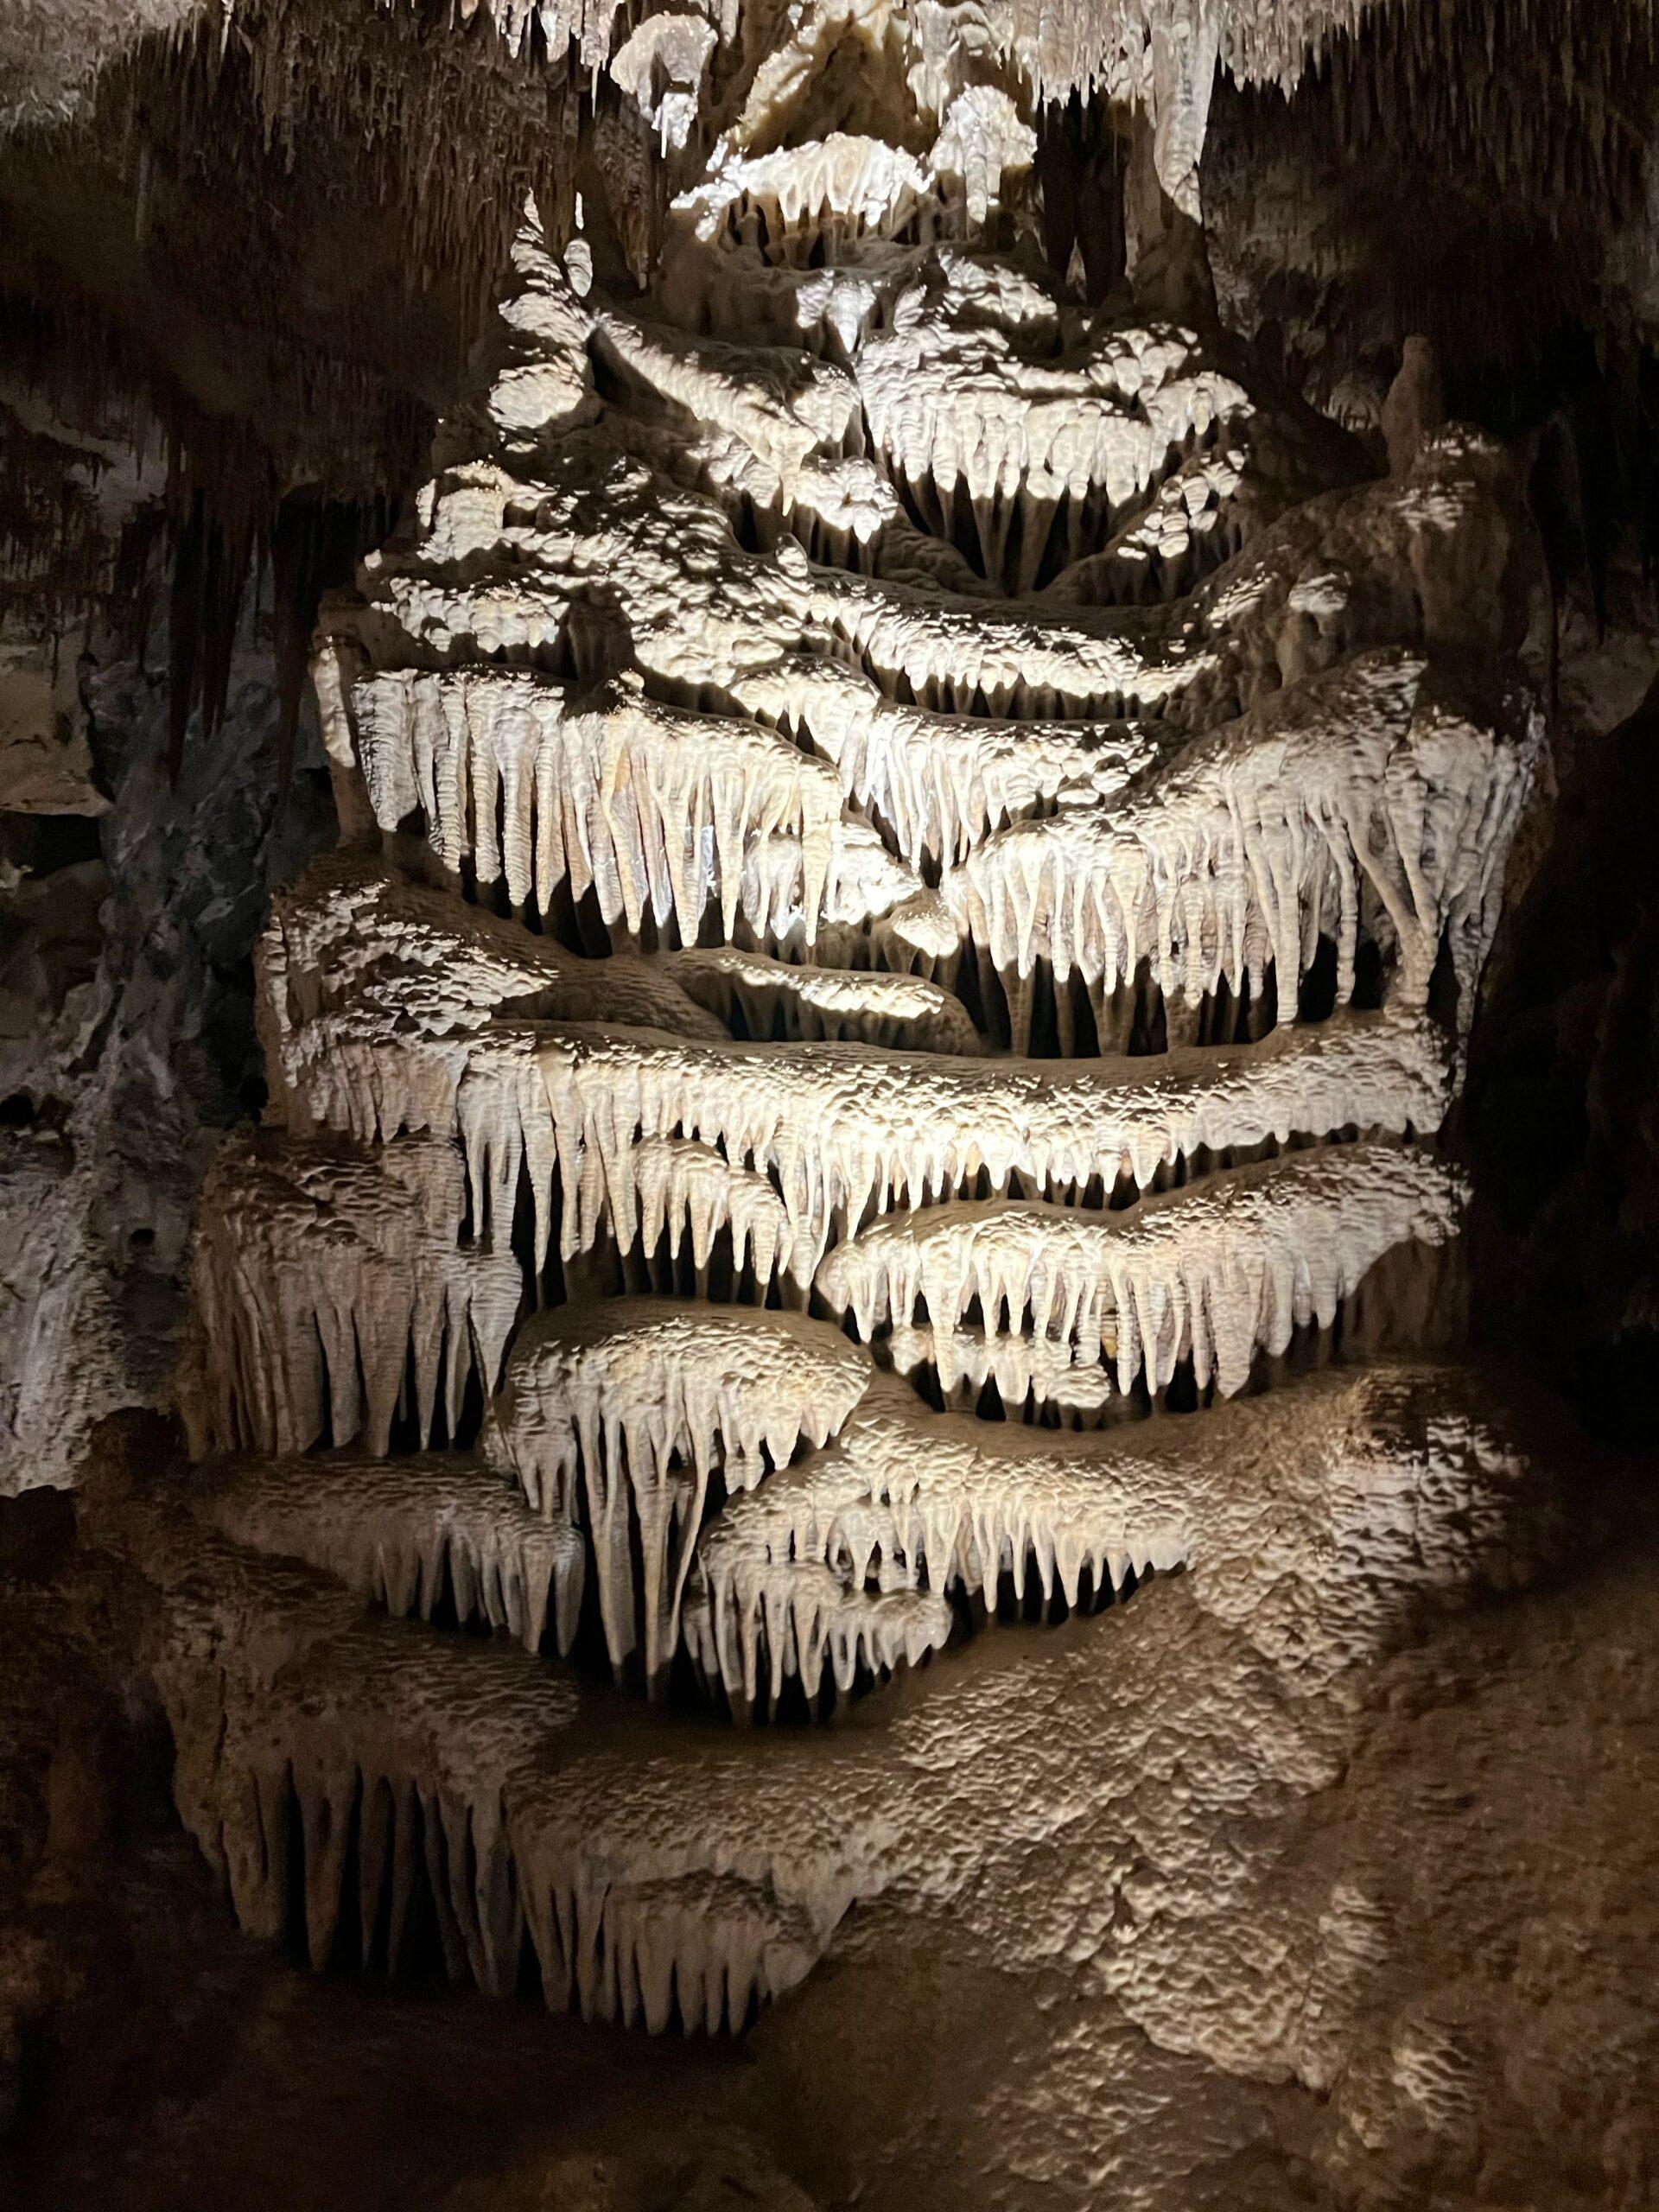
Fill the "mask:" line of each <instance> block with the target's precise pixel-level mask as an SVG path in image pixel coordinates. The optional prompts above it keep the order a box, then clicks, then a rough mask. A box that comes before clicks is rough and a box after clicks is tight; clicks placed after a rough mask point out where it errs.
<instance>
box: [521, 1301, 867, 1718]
mask: <svg viewBox="0 0 1659 2212" xmlns="http://www.w3.org/2000/svg"><path fill="white" fill-rule="evenodd" d="M869 1376H870V1362H869V1357H868V1354H867V1353H865V1352H863V1351H861V1350H860V1349H859V1347H858V1346H857V1345H855V1344H851V1343H849V1340H848V1339H847V1338H845V1337H844V1336H842V1333H841V1332H840V1331H839V1330H838V1329H836V1328H834V1327H833V1326H831V1325H829V1324H828V1323H825V1322H822V1321H810V1320H808V1319H805V1318H804V1316H802V1315H799V1314H795V1313H763V1312H756V1311H754V1310H753V1309H751V1308H746V1307H741V1306H704V1305H682V1304H677V1303H668V1302H664V1301H658V1300H651V1299H644V1298H632V1299H624V1300H617V1301H614V1302H606V1301H601V1302H599V1303H595V1304H585V1303H584V1304H583V1305H582V1306H566V1307H563V1308H562V1309H560V1310H559V1311H557V1312H556V1313H548V1314H543V1315H542V1316H540V1317H538V1319H537V1320H536V1321H535V1322H533V1323H532V1324H531V1325H528V1326H527V1327H526V1328H525V1329H524V1331H522V1332H521V1333H520V1335H519V1338H518V1342H517V1344H515V1345H514V1347H513V1351H512V1357H511V1359H510V1361H509V1363H508V1367H507V1374H506V1378H505V1383H504V1385H503V1388H502V1390H501V1392H500V1394H499V1396H498V1398H497V1399H496V1401H495V1402H494V1404H493V1408H491V1413H490V1418H489V1422H488V1425H487V1427H486V1433H485V1451H486V1456H487V1457H489V1458H490V1459H492V1460H493V1461H494V1462H495V1463H496V1464H497V1465H500V1466H501V1467H503V1468H504V1469H505V1470H508V1471H511V1472H512V1473H513V1474H514V1475H515V1476H516V1477H517V1478H518V1481H519V1482H520V1483H521V1484H523V1486H524V1494H525V1497H527V1499H528V1500H529V1502H530V1504H531V1507H532V1508H533V1509H535V1510H537V1511H538V1512H541V1513H543V1514H546V1515H548V1516H550V1517H551V1518H552V1519H553V1520H555V1521H556V1522H564V1521H569V1520H572V1519H580V1520H581V1522H582V1525H583V1526H584V1527H585V1529H586V1530H587V1533H588V1539H589V1541H590V1542H591V1543H592V1545H593V1548H594V1556H595V1560H596V1562H597V1570H598V1581H599V1601H600V1611H601V1617H602V1619H603V1623H604V1629H605V1637H606V1643H607V1648H608V1649H609V1652H610V1656H611V1663H612V1665H613V1668H615V1669H616V1670H617V1672H618V1673H619V1675H620V1673H621V1672H622V1670H623V1669H624V1668H625V1667H626V1664H627V1662H628V1661H629V1660H630V1659H631V1658H632V1657H633V1656H634V1655H635V1653H636V1652H637V1653H638V1654H639V1657H640V1658H641V1660H642V1661H643V1663H644V1667H645V1675H646V1677H647V1679H648V1680H649V1681H658V1680H660V1679H661V1678H662V1676H663V1675H664V1672H665V1670H666V1669H667V1667H668V1665H669V1663H670V1662H671V1659H672V1657H673V1655H674V1652H675V1649H676V1648H677V1644H678V1642H679V1624H680V1605H681V1600H682V1598H683V1593H684V1588H685V1580H686V1576H687V1573H688V1572H689V1570H690V1564H691V1559H692V1555H693V1550H694V1548H695V1545H696V1540H697V1535H698V1532H699V1530H700V1529H701V1528H702V1519H703V1509H704V1506H705V1503H706V1502H707V1498H708V1494H709V1481H710V1478H711V1476H712V1475H713V1474H714V1473H715V1471H718V1472H719V1473H720V1474H721V1477H722V1478H723V1481H724V1484H725V1487H726V1489H727V1491H728V1493H732V1492H736V1491H744V1490H752V1489H753V1488H755V1487H756V1486H757V1485H758V1484H760V1483H762V1482H764V1481H765V1480H766V1476H767V1474H768V1471H770V1470H772V1469H776V1468H779V1467H782V1466H786V1465H788V1464H789V1462H790V1460H791V1458H792V1457H793V1456H794V1453H795V1452H796V1450H797V1449H798V1446H800V1445H801V1444H802V1443H803V1442H805V1443H808V1444H810V1445H813V1446H821V1445H823V1444H824V1443H825V1442H827V1440H829V1437H830V1436H831V1435H833V1434H834V1433H835V1431H836V1429H837V1428H839V1427H840V1426H841V1424H842V1421H844V1420H845V1419H846V1417H847V1415H848V1414H849V1412H850V1411H851V1409H852V1408H853V1407H854V1406H855V1404H856V1403H857V1402H858V1399H859V1398H860V1396H861V1395H862V1393H863V1391H864V1389H865V1388H866V1387H867V1385H868V1381H869ZM637 1595H639V1597H641V1598H642V1599H643V1606H642V1609H637V1607H636V1596H637Z"/></svg>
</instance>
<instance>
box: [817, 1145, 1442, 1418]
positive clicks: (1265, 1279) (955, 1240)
mask: <svg viewBox="0 0 1659 2212" xmlns="http://www.w3.org/2000/svg"><path fill="white" fill-rule="evenodd" d="M1460 1195H1461V1194H1460V1187H1459V1179H1458V1177H1457V1175H1456V1174H1455V1173H1454V1172H1453V1171H1452V1169H1451V1168H1449V1167H1447V1166H1446V1165H1445V1164H1444V1163H1443V1162H1442V1161H1440V1160H1438V1159H1436V1158H1435V1156H1434V1154H1433V1153H1431V1152H1429V1151H1427V1149H1425V1148H1423V1147H1417V1146H1408V1147H1395V1146H1383V1145H1370V1144H1359V1145H1334V1146H1332V1147H1329V1148H1328V1149H1326V1150H1324V1151H1319V1152H1313V1153H1293V1154H1291V1155H1290V1157H1289V1158H1288V1159H1287V1160H1269V1161H1264V1162H1263V1163H1262V1164H1261V1165H1259V1166H1255V1167H1242V1168H1236V1169H1234V1170H1233V1171H1232V1172H1231V1173H1227V1174H1222V1175H1214V1176H1207V1177H1205V1178H1204V1179H1202V1180H1201V1181H1199V1182H1198V1183H1194V1184H1191V1185H1188V1186H1187V1187H1186V1188H1185V1189H1184V1190H1179V1191H1170V1192H1165V1193H1163V1194H1162V1195H1161V1196H1154V1197H1149V1198H1142V1199H1141V1201H1140V1203H1139V1204H1138V1205H1135V1206H1133V1207H1130V1208H1128V1210H1119V1211H1115V1212H1111V1213H1098V1212H1095V1211H1090V1210H1088V1209H1085V1208H1083V1207H1077V1206H1058V1205H1043V1204H1040V1203H1033V1202H1030V1201H1020V1200H1009V1199H1002V1198H991V1199H983V1200H970V1201H969V1202H967V1203H965V1204H964V1203H963V1202H961V1201H958V1202H957V1203H955V1204H952V1205H938V1206H928V1207H924V1208H923V1209H922V1210H921V1211H913V1212H906V1213H895V1214H893V1215H890V1216H888V1217H886V1218H885V1219H883V1220H881V1221H879V1222H877V1223H876V1224H874V1226H873V1227H872V1228H870V1229H868V1230H862V1231H861V1233H860V1234H859V1235H858V1236H855V1237H852V1238H851V1239H849V1241H848V1242H847V1243H843V1244H840V1245H838V1246H837V1247H836V1249H835V1250H834V1251H833V1252H831V1253H830V1254H829V1256H828V1258H827V1259H825V1261H824V1262H823V1265H822V1266H821V1267H820V1268H819V1269H818V1272H817V1277H816V1281H815V1287H816V1288H817V1292H818V1294H819V1296H820V1297H821V1298H823V1300H824V1302H825V1304H826V1305H828V1306H829V1308H830V1310H831V1312H833V1313H839V1314H845V1315H846V1316H847V1317H848V1318H849V1319H850V1321H851V1322H852V1325H853V1327H854V1330H855V1332H856V1334H857V1335H858V1337H859V1338H861V1340H862V1341H864V1342H866V1343H868V1341H869V1339H870V1338H871V1337H872V1336H873V1335H874V1332H875V1331H876V1329H877V1327H878V1326H879V1325H881V1324H883V1323H886V1322H887V1321H898V1322H904V1321H906V1320H908V1319H910V1317H911V1316H912V1314H913V1313H915V1312H916V1310H917V1308H918V1304H919V1306H920V1307H921V1309H922V1310H924V1311H925V1313H926V1314H927V1315H928V1317H929V1320H930V1322H931V1325H932V1326H933V1329H934V1332H935V1333H934V1341H933V1354H934V1363H935V1366H936V1369H937V1371H938V1378H939V1382H940V1383H941V1385H942V1387H943V1388H944V1389H947V1390H949V1389H954V1388H955V1387H956V1384H957V1382H958V1381H959V1380H960V1379H961V1378H960V1376H958V1374H957V1369H956V1364H955V1349H956V1330H957V1323H958V1322H959V1321H960V1320H961V1319H963V1316H964V1315H965V1314H966V1313H967V1312H968V1311H969V1307H970V1306H977V1307H978V1309H979V1312H980V1313H981V1315H982V1318H983V1322H984V1325H985V1327H986V1328H987V1329H988V1330H989V1331H993V1332H997V1333H999V1334H1002V1335H1008V1336H1014V1337H1024V1336H1026V1335H1028V1334H1029V1335H1033V1336H1035V1337H1037V1338H1051V1339H1052V1340H1053V1341H1054V1342H1056V1343H1058V1344H1062V1345H1065V1346H1067V1347H1069V1348H1070V1350H1071V1355H1072V1357H1073V1359H1074V1361H1075V1362H1076V1363H1077V1364H1078V1365H1080V1366H1090V1365H1092V1364H1094V1363H1096V1362H1097V1361H1098V1360H1099V1359H1100V1358H1101V1357H1102V1356H1103V1355H1104V1356H1105V1357H1107V1358H1108V1360H1109V1363H1111V1365H1112V1366H1113V1369H1114V1370H1115V1373H1116V1380H1117V1387H1118V1389H1120V1390H1128V1389H1131V1388H1132V1387H1133V1386H1134V1384H1135V1382H1136V1381H1137V1380H1144V1382H1145V1383H1146V1384H1147V1388H1148V1389H1150V1390H1152V1391H1154V1392H1155V1391H1159V1390H1161V1389H1164V1388H1165V1387H1166V1385H1167V1383H1169V1382H1170V1380H1171V1378H1172V1377H1173V1375H1174V1373H1175V1370H1176V1369H1177V1367H1178V1366H1179V1364H1180V1363H1182V1362H1183V1361H1186V1360H1191V1362H1192V1370H1193V1375H1194V1379H1195V1381H1196V1383H1197V1384H1198V1389H1200V1390H1203V1389H1208V1387H1209V1385H1210V1383H1211V1379H1212V1378H1213V1380H1214V1382H1215V1383H1216V1386H1217V1389H1219V1390H1220V1392H1221V1394H1222V1395H1223V1396H1224V1397H1231V1396H1232V1395H1234V1394H1235V1393H1236V1392H1237V1391H1239V1390H1241V1389H1243V1387H1244V1385H1245V1383H1247V1382H1248V1381H1249V1375H1250V1370H1251V1367H1252V1365H1253V1364H1254V1363H1255V1357H1256V1355H1257V1354H1258V1352H1262V1351H1266V1352H1268V1353H1273V1354H1277V1353H1281V1352H1283V1351H1286V1350H1287V1348H1288V1346H1289V1344H1290V1340H1291V1337H1292V1334H1293V1332H1294V1331H1295V1330H1296V1329H1297V1328H1298V1327H1301V1328H1306V1327H1307V1326H1308V1325H1310V1323H1317V1324H1318V1325H1319V1327H1320V1328H1323V1329H1328V1328H1330V1327H1331V1325H1332V1323H1333V1322H1334V1321H1335V1319H1336V1318H1337V1315H1338V1312H1339V1311H1340V1308H1341V1306H1342V1303H1343V1301H1344V1299H1347V1298H1349V1297H1351V1295H1352V1294H1353V1293H1354V1292H1355V1291H1356V1290H1357V1288H1358V1287H1359V1285H1360V1282H1361V1281H1362V1280H1363V1277H1364V1275H1365V1274H1366V1273H1367V1272H1368V1270H1369V1269H1370V1268H1372V1267H1373V1266H1375V1265H1376V1262H1377V1261H1378V1260H1380V1259H1381V1258H1382V1257H1383V1255H1384V1254H1385V1253H1387V1252H1389V1251H1391V1250H1392V1249H1394V1248H1395V1246H1396V1245H1398V1244H1402V1243H1408V1242H1417V1243H1423V1244H1427V1245H1429V1246H1434V1245H1439V1244H1442V1243H1446V1241H1447V1240H1448V1239H1449V1238H1450V1237H1451V1236H1453V1235H1454V1234H1455V1232H1456V1229H1457V1224H1458V1218H1459V1211H1460V1203H1459V1201H1460Z"/></svg>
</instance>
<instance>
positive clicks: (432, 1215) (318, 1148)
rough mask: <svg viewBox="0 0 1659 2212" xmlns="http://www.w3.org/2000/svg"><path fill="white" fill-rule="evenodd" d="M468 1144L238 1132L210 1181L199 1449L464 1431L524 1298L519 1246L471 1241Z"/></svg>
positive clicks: (199, 1244)
mask: <svg viewBox="0 0 1659 2212" xmlns="http://www.w3.org/2000/svg"><path fill="white" fill-rule="evenodd" d="M465 1194H466V1179H465V1173H464V1170H463V1167H462V1163H461V1154H460V1153H459V1152H458V1151H457V1150H456V1148H455V1147H454V1145H453V1144H449V1143H447V1142H445V1141H442V1140H441V1139H424V1138H416V1139H412V1140H411V1139H406V1140H404V1141H403V1142H402V1143H399V1144H396V1145H388V1146H385V1147H382V1148H380V1149H378V1150H375V1151H367V1150H362V1149H359V1147H355V1146H353V1145H350V1144H341V1143H339V1142H336V1141H331V1140H328V1139H319V1140H309V1141H293V1140H276V1141H272V1140H270V1139H265V1138H255V1139H254V1140H253V1141H251V1142H247V1143H241V1142H234V1141H233V1142H232V1143H231V1144H228V1145H227V1146H226V1148H225V1150H224V1152H223V1153H221V1154H220V1155H219V1160H217V1162H216V1163H215V1165H214V1166H213V1171H212V1173H211V1174H210V1175H209V1177H208V1180H207V1185H206V1187H205V1188H204V1191H203V1193H202V1200H201V1210H200V1229H199V1231H198V1234H197V1236H196V1241H195V1249H194V1263H193V1266H192V1270H191V1287H192V1290H193V1292H194V1299H195V1308H196V1319H197V1325H198V1332H199V1335H198V1341H197V1346H196V1352H195V1363H196V1365H197V1367H198V1370H199V1376H200V1379H199V1380H198V1381H197V1382H196V1383H195V1384H194V1388H193V1389H191V1390H190V1391H189V1392H188V1394H187V1395H186V1397H185V1401H184V1403H185V1408H186V1411H187V1414H188V1416H189V1421H190V1427H191V1431H192V1440H193V1441H194V1443H195V1445H196V1446H197V1447H198V1449H200V1448H205V1447H218V1448H219V1449H222V1450H227V1451H234V1450H236V1449H237V1448H238V1447H241V1448H243V1449H245V1450H252V1451H256V1452H305V1451H308V1450H309V1449H310V1447H311V1446H313V1445H314V1444H316V1443H318V1442H321V1441H323V1440H331V1441H332V1442H334V1443H335V1444H337V1445H343V1444H349V1443H350V1442H352V1441H353V1439H354V1438H358V1437H360V1438H361V1439H362V1440H363V1442H364V1444H365V1446H366V1448H367V1449H368V1450H369V1451H370V1452H386V1451H388V1450H390V1448H391V1434H392V1425H393V1422H394V1421H395V1420H396V1419H397V1416H398V1415H399V1414H403V1415H404V1417H405V1419H406V1420H407V1421H409V1422H410V1424H411V1426H412V1427H413V1430H414V1432H415V1433H416V1435H417V1436H418V1437H419V1440H420V1441H421V1442H422V1443H423V1444H425V1443H428V1442H429V1441H430V1440H431V1439H432V1438H433V1436H434V1434H435V1433H437V1432H438V1431H439V1429H440V1428H442V1433H444V1434H446V1435H448V1436H450V1437H453V1436H454V1433H455V1430H456V1426H457V1423H458V1421H459V1419H460V1415H461V1402H462V1399H463V1396H464V1394H465V1392H466V1389H467V1383H469V1381H472V1380H473V1379H474V1377H476V1379H477V1381H478V1383H479V1385H480V1388H481V1389H484V1390H485V1391H486V1392H487V1391H489V1390H491V1389H493V1388H494V1385H495V1382H496V1378H497V1376H499V1373H500V1369H501V1359H502V1355H503V1352H504V1351H505V1347H506V1343H507V1339H508V1337H509V1336H510V1334H511V1333H512V1325H513V1322H514V1320H515V1319H517V1316H518V1306H519V1302H520V1300H521V1299H522V1297H523V1295H524V1278H523V1274H522V1272H521V1270H520V1268H519V1266H518V1262H517V1261H516V1260H515V1259H514V1258H513V1256H512V1253H511V1252H510V1251H506V1252H498V1251H493V1250H488V1249H472V1248H463V1247H462V1246H461V1245H459V1244H458V1243H457V1242H456V1227H457V1224H458V1223H459V1222H460V1221H461V1217H462V1216H463V1215H464V1212H465V1210H466V1195H465Z"/></svg>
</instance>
